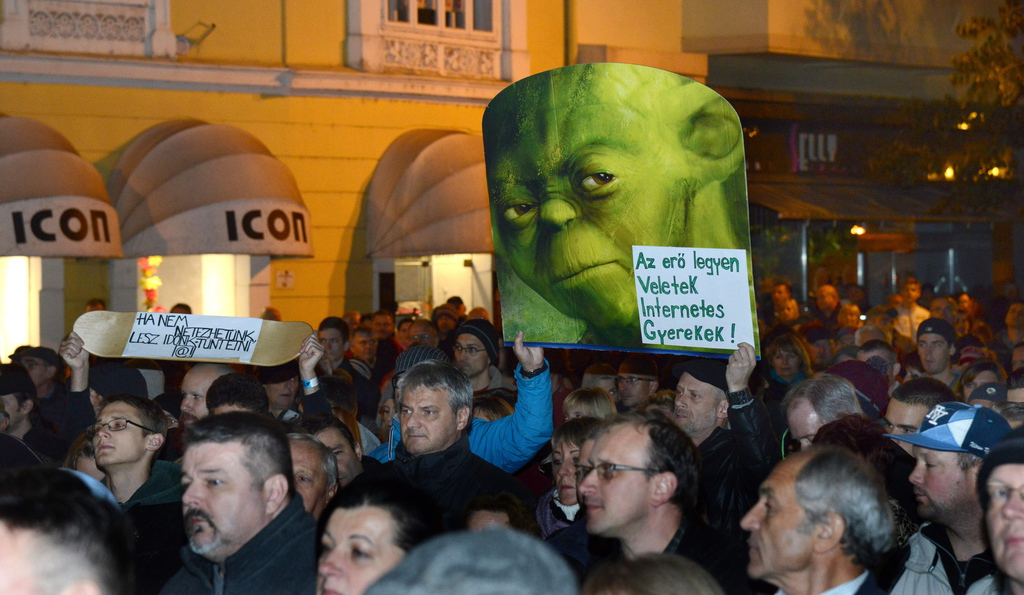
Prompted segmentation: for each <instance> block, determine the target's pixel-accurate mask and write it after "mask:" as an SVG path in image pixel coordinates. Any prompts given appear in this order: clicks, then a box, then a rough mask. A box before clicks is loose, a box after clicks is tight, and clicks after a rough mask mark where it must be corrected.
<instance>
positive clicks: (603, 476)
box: [576, 463, 658, 484]
mask: <svg viewBox="0 0 1024 595" xmlns="http://www.w3.org/2000/svg"><path fill="white" fill-rule="evenodd" d="M591 471H597V478H598V479H600V480H601V481H611V480H613V479H615V472H616V471H643V472H644V473H658V470H657V469H645V468H643V467H629V466H627V465H616V464H615V463H601V464H600V465H594V466H593V467H591V466H588V465H576V483H577V484H581V483H583V480H584V479H586V477H587V476H588V475H590V472H591Z"/></svg>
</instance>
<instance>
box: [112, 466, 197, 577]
mask: <svg viewBox="0 0 1024 595" xmlns="http://www.w3.org/2000/svg"><path fill="white" fill-rule="evenodd" d="M121 510H122V511H124V513H125V515H126V516H127V517H128V518H130V519H131V520H132V528H133V530H134V532H135V592H136V593H159V592H160V589H161V588H163V586H164V584H166V583H167V581H169V580H170V579H171V577H172V576H174V574H175V573H176V572H178V570H179V569H180V568H181V557H180V556H179V555H178V551H179V550H180V549H181V548H182V546H184V545H185V542H186V540H185V523H184V522H183V520H182V517H181V470H180V469H179V468H178V466H177V465H175V464H174V463H169V462H167V461H157V462H156V464H155V465H153V470H152V472H151V473H150V476H149V480H147V481H146V483H144V484H142V486H141V487H140V488H139V489H138V490H136V491H135V493H134V494H132V497H131V498H129V499H128V501H127V502H125V503H124V504H122V505H121Z"/></svg>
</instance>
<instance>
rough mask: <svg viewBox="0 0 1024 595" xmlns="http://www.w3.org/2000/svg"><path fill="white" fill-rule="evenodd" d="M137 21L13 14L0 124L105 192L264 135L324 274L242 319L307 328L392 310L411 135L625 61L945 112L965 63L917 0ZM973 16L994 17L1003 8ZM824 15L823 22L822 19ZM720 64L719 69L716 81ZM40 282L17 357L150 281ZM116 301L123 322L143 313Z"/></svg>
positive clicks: (85, 263)
mask: <svg viewBox="0 0 1024 595" xmlns="http://www.w3.org/2000/svg"><path fill="white" fill-rule="evenodd" d="M127 4H128V5H130V6H129V7H128V8H129V9H131V10H134V11H136V12H134V13H131V12H126V13H124V14H121V15H114V17H116V18H115V19H114V20H113V21H111V20H109V19H108V20H106V21H105V20H104V18H106V17H104V15H103V14H101V13H102V11H103V10H106V9H105V8H103V6H104V5H102V4H100V3H97V2H90V1H86V0H81V1H68V2H60V1H56V0H50V1H48V2H45V3H44V2H42V1H41V0H38V1H36V0H18V1H15V0H0V16H2V18H3V19H4V20H3V21H0V113H3V114H7V115H9V116H16V117H21V118H30V119H34V120H38V121H40V122H42V123H44V124H46V125H48V126H50V127H52V128H53V129H55V130H57V131H58V132H60V133H61V134H62V135H64V136H65V137H66V138H67V139H68V140H69V141H70V143H71V144H72V145H73V146H74V147H75V148H76V149H77V150H78V152H79V153H80V154H81V155H82V157H84V158H85V159H86V160H87V161H89V162H91V163H93V164H94V165H95V166H96V168H97V169H98V170H99V172H100V174H101V175H102V176H103V177H104V179H109V176H110V175H111V172H112V171H113V169H114V167H115V165H116V164H117V162H118V159H119V158H120V156H121V154H122V152H123V151H124V149H125V147H127V146H128V145H129V144H130V143H131V142H132V141H133V139H135V138H136V137H137V136H138V135H140V134H141V133H143V132H144V131H146V130H148V129H150V128H151V127H153V126H155V125H158V124H161V123H163V122H166V121H169V120H176V119H197V120H202V121H205V122H209V123H213V124H223V125H229V126H232V127H236V128H238V129H241V130H242V131H245V132H247V133H249V134H251V135H252V136H254V137H255V138H256V139H258V140H259V141H260V142H262V143H263V144H264V145H266V147H267V148H268V149H269V151H270V152H271V153H272V154H273V156H275V157H276V158H277V159H278V160H280V161H281V162H282V163H283V164H284V165H286V166H287V168H288V169H289V170H290V171H291V172H292V174H293V175H294V178H295V181H296V183H297V186H298V189H299V191H300V193H301V196H302V200H303V201H304V203H305V206H306V208H307V209H308V211H309V215H310V223H309V229H308V231H309V236H310V239H311V241H312V252H313V256H312V257H311V258H275V259H272V260H270V261H269V268H267V269H266V270H263V271H260V280H259V281H258V282H255V281H254V283H255V284H257V285H260V286H261V287H262V289H261V290H260V291H263V293H262V294H259V295H261V296H263V297H254V298H253V300H252V302H251V303H249V304H248V305H249V306H250V308H249V309H251V310H256V309H257V305H258V306H260V307H262V306H264V305H270V306H273V307H275V308H277V309H279V310H280V311H281V313H282V315H283V318H284V319H285V320H304V321H306V322H309V323H310V324H312V325H314V326H315V325H316V324H317V322H318V321H319V320H321V319H322V318H323V317H325V316H327V315H340V314H341V313H342V312H344V311H347V310H356V311H363V312H365V311H370V310H372V309H374V308H376V307H378V306H379V304H378V303H377V301H378V300H379V298H380V296H379V294H377V293H375V284H376V283H377V278H376V277H375V268H374V262H373V260H372V259H371V258H369V257H368V254H367V252H368V248H367V237H366V229H367V223H366V200H367V190H368V186H369V184H370V181H371V178H372V177H373V174H374V170H375V168H376V167H377V165H378V163H379V161H380V159H381V157H382V155H384V154H385V152H386V151H387V149H388V148H389V147H390V146H391V145H392V143H394V141H395V140H396V139H398V138H399V137H400V136H402V135H403V134H405V133H408V132H410V131H413V130H447V131H455V132H458V133H465V134H470V135H479V134H480V132H481V130H480V128H481V118H482V115H483V111H484V108H485V107H486V104H487V102H488V101H489V100H490V98H491V97H493V96H494V95H495V94H497V93H498V92H499V91H500V90H501V89H502V88H504V86H505V85H507V84H508V83H509V82H512V81H514V80H517V79H519V78H522V77H524V76H528V75H530V74H533V73H537V72H541V71H544V70H548V69H551V68H557V67H559V66H563V65H565V64H566V63H571V62H592V61H621V62H633V63H639V64H646V65H650V66H656V67H660V68H665V69H667V70H672V71H674V72H678V73H680V74H683V75H686V76H690V77H692V78H695V79H698V80H701V81H707V82H708V83H709V84H712V85H714V80H715V77H716V76H719V77H720V78H721V80H722V81H723V82H724V84H726V85H727V86H730V87H736V86H742V84H740V83H741V82H742V81H737V80H736V79H737V77H739V76H740V75H739V74H736V73H742V72H744V69H750V70H752V71H756V70H757V64H759V63H760V64H768V63H771V62H772V61H773V60H774V59H778V60H779V62H780V63H783V62H784V64H782V65H781V66H778V65H776V66H775V68H777V72H779V73H780V75H779V76H780V77H782V78H787V77H788V78H789V79H791V83H784V82H781V81H780V83H779V85H780V86H782V87H785V86H786V85H787V84H791V85H808V84H810V83H808V81H806V80H803V79H801V77H800V76H799V73H793V72H792V62H793V60H801V61H804V62H803V64H804V69H803V72H807V71H808V70H810V69H814V68H818V69H823V68H825V66H828V65H831V66H833V67H835V68H845V69H847V72H855V73H863V72H865V71H869V72H875V73H881V74H880V76H881V77H882V78H881V79H878V80H882V81H883V83H880V86H884V85H885V83H884V81H885V80H886V79H885V78H884V77H885V76H891V72H892V71H894V70H902V71H903V72H904V75H903V80H904V84H903V85H901V87H900V88H899V89H892V90H891V93H890V94H891V95H895V96H901V95H911V96H935V95H937V94H941V93H942V92H944V91H945V90H946V89H947V86H946V84H945V78H944V77H945V76H946V73H947V71H946V70H945V68H946V66H948V62H947V63H945V64H944V63H941V59H942V57H943V56H946V57H947V59H948V55H949V54H950V53H952V51H955V50H960V49H962V44H960V42H958V40H956V39H955V35H952V34H951V33H950V30H949V28H948V24H949V23H947V21H950V20H951V19H953V18H955V17H954V15H945V16H943V17H942V18H938V17H935V18H933V19H932V21H933V22H932V21H926V22H922V21H921V20H920V19H917V20H914V18H913V17H915V15H917V16H920V15H922V14H925V15H927V14H930V11H931V10H932V9H930V8H929V7H934V4H933V3H928V2H926V1H924V0H906V1H904V2H897V3H895V5H896V7H897V9H898V12H900V14H894V15H891V18H892V19H893V23H891V24H890V23H885V22H882V23H881V24H880V25H879V26H880V27H882V29H880V30H879V32H878V33H877V34H871V33H870V31H869V32H868V33H863V32H858V31H856V30H854V29H853V27H852V26H851V23H850V22H849V21H850V20H851V19H856V18H859V17H858V15H856V14H852V16H851V13H855V12H856V10H854V9H851V11H850V13H848V14H846V15H845V16H844V15H835V14H831V13H828V12H827V10H826V8H827V7H824V5H826V4H829V3H821V2H813V1H811V0H784V1H783V0H751V1H749V2H748V1H743V2H739V1H734V2H716V3H708V2H698V1H696V0H643V1H639V2H624V1H620V0H564V1H555V0H411V1H409V0H348V1H345V0H273V1H271V0H218V1H216V2H209V1H203V0H132V1H131V2H128V3H127ZM711 4H714V6H713V7H712V6H710V5H711ZM868 4H870V3H868ZM967 4H970V5H971V6H970V7H968V8H969V9H970V10H975V12H978V13H984V12H990V11H992V10H993V7H994V5H995V2H991V1H985V2H982V1H976V2H968V3H967ZM61 5H64V7H63V8H61ZM815 6H818V7H819V12H818V13H813V12H809V10H810V9H813V8H814V7H815ZM54 7H56V8H54ZM126 10H128V9H126ZM961 12H962V13H967V12H968V10H967V9H965V10H963V11H961ZM903 13H906V14H903ZM90 14H94V16H95V17H96V18H94V19H93V20H89V18H92V17H88V15H90ZM133 14H136V15H138V16H137V17H133V16H132V15H133ZM66 15H67V16H66ZM83 15H84V16H83ZM65 16H66V18H65ZM107 16H109V15H107ZM87 17H88V18H87ZM69 19H70V20H69ZM75 19H77V20H75ZM117 19H120V20H117ZM132 19H135V20H132ZM431 19H433V22H432V23H431V22H429V21H430V20H431ZM460 19H469V20H470V21H472V22H471V23H470V22H465V21H460ZM473 19H476V20H473ZM844 19H845V20H844ZM905 19H910V20H905ZM424 21H427V22H424ZM819 21H820V22H819ZM826 21H828V22H826ZM883 21H884V19H883ZM108 22H109V23H112V24H111V25H110V27H108V28H107V29H106V31H107V32H108V33H109V32H110V31H114V29H111V27H115V25H116V26H119V27H120V29H117V31H119V33H116V34H115V33H110V35H108V37H110V39H101V37H103V35H104V31H105V29H104V26H105V23H108ZM97 23H98V24H97ZM137 23H141V25H136V24H137ZM460 23H461V25H460ZM899 23H903V24H902V25H900V24H899ZM853 24H854V25H856V24H857V23H853ZM477 25H479V27H480V28H479V29H477V28H476V27H477ZM133 26H136V27H137V26H141V27H142V28H143V29H142V32H141V33H139V31H137V30H136V29H132V28H131V27H133ZM865 26H868V24H865ZM897 27H901V29H900V30H899V31H893V28H897ZM944 27H945V29H943V28H944ZM488 28H489V29H490V30H488ZM816 31H817V32H818V33H816ZM936 32H938V33H936ZM117 35H120V37H118V38H117V39H114V38H113V37H116V36H117ZM90 36H91V37H90ZM861 42H865V43H861ZM90 44H92V45H90ZM119 44H120V45H119ZM133 44H134V45H133ZM901 47H902V48H903V49H904V50H906V49H907V48H910V51H902V52H900V51H898V50H899V49H900V48H901ZM716 63H718V64H722V65H723V66H722V69H721V70H720V71H719V72H716V71H715V70H714V65H715V64H716ZM709 64H710V65H711V66H710V67H709ZM709 68H710V72H709ZM787 69H788V70H787ZM857 76H867V75H862V74H857ZM761 84H762V83H760V82H759V83H758V85H757V86H760V85H761ZM812 86H813V85H812ZM872 92H874V91H872ZM0 183H2V180H0ZM196 233H198V234H201V233H203V230H196ZM44 260H47V259H44ZM129 262H131V261H129ZM47 267H48V268H47ZM254 268H256V267H255V266H254ZM42 269H43V270H42V272H41V273H39V275H40V277H41V278H42V277H46V276H47V274H49V275H50V277H51V278H50V279H49V280H48V281H45V280H44V281H39V283H41V284H42V285H41V287H40V288H39V289H40V291H41V292H43V293H44V294H45V292H46V291H47V289H48V288H50V289H53V290H54V292H51V294H52V295H51V297H53V296H56V295H60V296H61V298H62V302H63V304H64V305H65V310H64V312H63V313H62V314H63V316H62V317H61V320H60V324H58V323H55V322H53V320H52V319H53V318H55V316H54V314H55V313H53V312H52V306H53V304H54V303H55V302H54V301H52V300H51V301H50V302H46V300H45V298H44V300H43V302H41V303H43V304H44V306H41V307H39V308H41V309H42V312H37V313H36V314H35V315H38V316H40V318H50V319H51V320H49V321H43V322H42V323H41V325H40V326H41V329H42V330H40V331H36V335H35V336H32V335H31V334H30V335H29V336H26V337H24V340H25V341H28V342H34V343H42V344H44V345H51V346H54V344H55V342H57V341H59V339H60V336H62V335H63V333H64V332H66V331H67V330H70V325H71V323H72V322H73V320H74V318H75V317H76V316H77V315H78V314H79V313H81V312H82V310H83V309H84V305H85V302H86V300H88V299H89V298H93V297H103V298H109V297H111V296H112V295H115V294H117V295H128V294H127V293H124V292H125V291H127V290H126V289H125V288H126V287H127V286H128V285H130V284H133V283H135V282H137V279H136V278H127V279H126V278H125V275H126V273H124V272H123V271H122V272H121V273H117V272H116V271H114V270H113V269H114V267H113V265H112V264H111V262H108V261H102V260H88V259H75V258H68V259H65V260H64V262H63V263H62V265H61V266H53V264H52V263H51V264H50V265H45V264H44V266H43V267H42ZM47 271H49V273H47ZM119 274H120V276H121V278H118V275H119ZM54 275H56V276H57V277H62V278H58V279H54V278H52V277H53V276H54ZM253 275H254V276H253V279H255V273H253ZM128 276H130V275H128ZM250 280H252V279H250ZM243 281H244V280H243ZM12 282H13V281H12V280H10V279H8V280H6V281H5V283H8V284H10V283H12ZM243 284H244V282H243ZM119 288H120V289H119ZM164 289H165V291H166V292H168V293H171V294H172V293H173V292H172V291H171V289H170V288H164ZM118 291H121V293H118ZM257 294H258V292H257V293H253V294H252V295H253V296H256V295H257ZM136 295H137V294H136ZM437 301H443V300H437ZM113 302H114V303H113V304H111V305H112V306H113V307H114V309H126V310H128V309H133V307H139V304H137V303H135V304H133V303H127V302H126V301H125V300H124V299H121V301H120V302H118V299H114V300H113ZM160 302H161V303H162V304H164V305H165V306H167V307H170V305H171V304H170V303H167V302H166V301H165V300H164V299H163V298H161V300H160ZM242 302H244V300H242V301H240V302H238V303H239V304H241V303H242ZM258 302H259V303H258ZM46 304H49V307H46V306H45V305H46ZM474 305H481V306H485V307H487V306H489V304H486V303H481V304H474ZM37 309H38V308H37ZM237 310H238V311H237V312H236V314H238V315H245V314H248V312H242V311H241V308H238V309H237ZM197 313H203V312H202V311H197ZM8 352H9V350H8V351H7V352H4V353H2V355H3V356H6V355H7V353H8Z"/></svg>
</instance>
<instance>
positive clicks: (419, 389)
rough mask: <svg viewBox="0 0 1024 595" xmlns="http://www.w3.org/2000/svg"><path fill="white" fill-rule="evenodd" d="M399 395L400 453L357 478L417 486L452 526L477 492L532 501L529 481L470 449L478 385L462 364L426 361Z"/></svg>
mask: <svg viewBox="0 0 1024 595" xmlns="http://www.w3.org/2000/svg"><path fill="white" fill-rule="evenodd" d="M538 366H539V364H538ZM525 367H526V366H525V364H524V368H525ZM395 397H396V403H395V404H396V406H397V408H398V413H399V419H400V421H401V427H402V441H401V443H400V444H399V445H398V447H397V448H396V449H395V458H394V459H393V460H391V461H390V462H387V463H385V464H383V465H381V466H380V467H378V468H377V469H374V470H372V471H366V472H365V473H363V474H362V475H360V476H359V477H358V478H357V479H356V481H357V482H359V481H368V480H371V479H378V478H381V477H386V478H397V479H400V480H403V481H406V482H408V483H410V484H412V485H415V486H417V487H419V488H420V489H423V490H424V491H426V492H427V493H429V494H430V495H431V496H433V497H434V498H435V499H436V500H437V503H438V504H439V505H440V506H441V508H442V509H443V510H444V515H445V523H446V525H447V526H448V527H449V528H453V527H458V526H459V525H460V524H461V522H462V521H461V519H462V513H463V511H464V509H465V507H466V504H468V503H469V501H470V500H472V499H473V498H475V497H477V496H482V495H495V494H502V493H509V494H512V495H514V496H516V497H518V498H519V499H520V500H522V501H523V502H524V503H526V504H527V505H528V506H530V505H532V503H533V499H534V498H533V495H532V494H531V493H530V492H529V491H528V490H527V489H526V487H525V486H523V484H521V483H519V481H517V480H516V479H515V478H514V477H512V476H511V475H509V474H508V473H505V472H504V471H502V470H501V469H499V468H498V467H495V466H494V465H492V464H490V463H488V462H487V461H485V460H483V459H482V458H480V457H478V456H477V455H475V454H473V453H472V452H471V451H470V448H469V438H468V436H467V435H466V432H465V430H466V427H467V426H468V425H469V418H470V416H471V415H472V411H473V388H472V386H471V385H470V382H469V379H468V378H467V377H466V375H465V374H463V373H462V372H461V371H460V370H459V368H456V367H455V366H453V365H451V364H449V363H446V362H441V361H438V360H426V361H422V362H420V363H418V364H416V365H414V366H412V367H411V368H409V369H408V370H407V371H406V372H405V373H404V374H403V375H402V376H401V378H399V380H398V387H397V391H396V395H395Z"/></svg>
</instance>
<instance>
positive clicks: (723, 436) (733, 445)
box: [698, 390, 781, 540]
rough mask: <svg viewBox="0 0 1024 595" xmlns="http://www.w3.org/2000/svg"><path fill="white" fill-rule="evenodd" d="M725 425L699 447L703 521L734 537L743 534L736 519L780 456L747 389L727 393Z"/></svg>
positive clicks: (758, 402) (763, 415)
mask: <svg viewBox="0 0 1024 595" xmlns="http://www.w3.org/2000/svg"><path fill="white" fill-rule="evenodd" d="M729 405H730V407H729V425H730V426H731V428H732V429H730V430H723V429H721V428H715V430H714V431H713V432H712V433H711V435H710V436H708V437H707V438H706V439H705V440H704V441H703V442H701V443H700V446H699V447H698V450H700V456H701V473H700V488H701V497H702V498H703V500H704V507H705V510H706V512H707V516H708V523H709V524H710V525H711V526H712V527H713V528H715V529H717V530H718V531H721V532H722V533H725V534H726V535H728V536H730V537H732V538H734V539H740V540H742V539H745V536H744V534H743V530H742V529H740V519H742V518H743V515H745V514H747V511H749V510H750V509H751V508H753V506H754V504H756V503H757V490H758V487H759V486H760V485H761V482H762V481H764V479H765V478H766V477H768V473H769V472H770V471H771V469H772V467H773V466H774V465H775V463H776V462H777V461H778V460H779V458H780V457H781V454H780V452H779V448H778V442H777V441H776V440H775V434H774V433H773V432H772V428H771V423H770V422H769V420H768V410H767V409H766V408H765V405H764V403H763V402H761V400H760V399H756V398H754V397H753V396H751V394H750V392H749V391H747V390H743V391H741V392H736V393H729Z"/></svg>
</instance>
